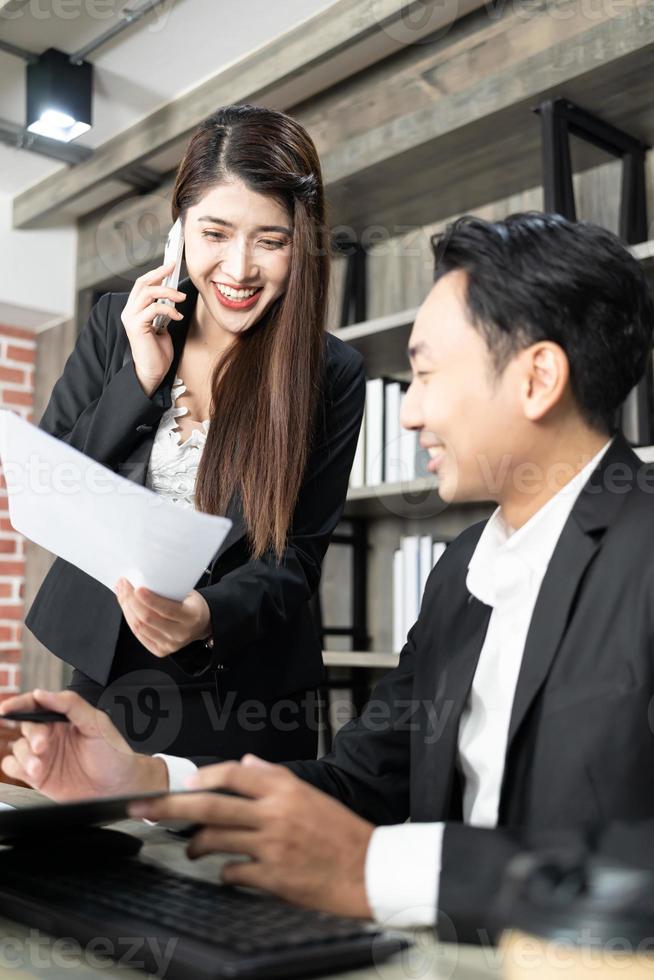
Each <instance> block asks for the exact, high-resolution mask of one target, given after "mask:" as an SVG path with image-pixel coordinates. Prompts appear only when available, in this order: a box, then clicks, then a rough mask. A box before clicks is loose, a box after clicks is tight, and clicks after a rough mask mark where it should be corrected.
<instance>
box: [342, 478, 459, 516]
mask: <svg viewBox="0 0 654 980" xmlns="http://www.w3.org/2000/svg"><path fill="white" fill-rule="evenodd" d="M443 507H444V504H443V502H442V501H441V498H440V497H439V496H438V480H437V479H436V477H435V476H423V477H419V478H418V479H417V480H407V481H406V482H405V483H380V484H379V486H376V487H356V488H354V489H353V488H352V487H351V488H350V489H349V490H348V494H347V501H346V504H345V515H346V517H384V516H394V517H420V518H422V517H432V516H435V515H437V514H439V513H440V511H441V510H443Z"/></svg>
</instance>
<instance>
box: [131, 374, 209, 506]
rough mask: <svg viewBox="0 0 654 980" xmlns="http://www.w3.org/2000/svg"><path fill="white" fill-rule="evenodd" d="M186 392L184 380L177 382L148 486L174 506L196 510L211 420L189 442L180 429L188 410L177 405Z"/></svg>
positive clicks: (150, 467) (156, 441)
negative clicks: (199, 474) (199, 473)
mask: <svg viewBox="0 0 654 980" xmlns="http://www.w3.org/2000/svg"><path fill="white" fill-rule="evenodd" d="M185 391H186V385H185V384H184V382H183V381H182V379H181V378H175V381H174V384H173V387H172V391H171V395H172V399H173V403H172V405H171V406H170V408H169V409H168V410H167V411H165V412H164V414H163V415H162V417H161V421H160V422H159V428H158V429H157V434H156V436H155V438H154V444H153V446H152V453H151V455H150V462H149V464H148V475H147V478H146V486H147V487H149V488H150V490H154V492H155V493H162V494H164V495H165V496H166V497H168V499H169V500H172V502H173V503H175V504H179V505H180V506H181V507H186V508H187V509H189V510H193V509H194V507H195V499H194V498H195V481H196V477H197V473H198V465H199V463H200V457H201V456H202V450H203V449H204V445H205V443H206V441H207V432H208V431H209V420H208V419H207V420H205V421H204V422H203V423H202V428H201V429H194V430H193V431H192V432H191V434H190V436H189V437H188V439H187V440H186V441H185V442H181V441H180V440H181V438H182V433H181V432H180V431H179V429H178V428H177V421H176V420H177V419H178V418H179V417H180V415H188V408H176V407H175V402H176V401H177V399H178V398H179V397H180V395H183V394H184V392H185Z"/></svg>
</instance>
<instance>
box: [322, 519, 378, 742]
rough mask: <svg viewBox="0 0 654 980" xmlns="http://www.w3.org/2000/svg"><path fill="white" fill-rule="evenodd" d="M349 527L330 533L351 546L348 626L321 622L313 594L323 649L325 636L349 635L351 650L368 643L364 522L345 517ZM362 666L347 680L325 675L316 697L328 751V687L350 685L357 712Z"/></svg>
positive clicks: (362, 697)
mask: <svg viewBox="0 0 654 980" xmlns="http://www.w3.org/2000/svg"><path fill="white" fill-rule="evenodd" d="M348 523H350V524H351V527H352V530H351V531H350V532H348V531H337V532H336V533H335V534H333V535H332V538H331V542H330V543H331V544H333V545H334V544H335V545H346V546H347V547H349V548H351V549H352V551H351V569H352V593H351V596H350V615H351V623H352V625H351V626H325V624H324V621H323V615H322V603H321V601H320V595H319V593H316V594H315V596H314V616H315V620H316V624H317V626H318V630H319V632H320V636H321V641H322V644H323V649H324V646H325V639H326V637H328V636H347V637H349V638H350V644H351V649H352V650H357V651H360V650H367V649H368V646H369V644H370V637H369V635H368V524H367V521H366V520H364V519H362V518H348ZM365 673H366V671H365V670H361V669H359V668H353V669H352V670H351V681H350V682H347V683H345V682H343V681H334V680H333V679H330V678H329V677H328V678H327V680H326V681H325V684H324V685H323V688H322V690H321V692H320V701H321V704H322V705H323V707H324V717H323V731H324V737H325V747H326V750H327V751H329V750H330V748H331V743H332V739H333V732H332V726H331V721H330V718H329V691H330V690H338V689H339V688H343V687H347V688H351V689H352V697H353V702H354V706H355V711H356V712H357V714H360V713H361V711H362V710H363V706H364V704H365V702H366V700H367V697H368V687H367V685H366V683H365V678H364V677H363V676H362V675H363V674H365Z"/></svg>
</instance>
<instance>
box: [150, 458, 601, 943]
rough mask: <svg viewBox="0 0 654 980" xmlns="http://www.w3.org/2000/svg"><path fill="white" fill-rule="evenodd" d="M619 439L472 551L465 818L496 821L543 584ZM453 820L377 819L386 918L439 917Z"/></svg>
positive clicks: (176, 778) (405, 921)
mask: <svg viewBox="0 0 654 980" xmlns="http://www.w3.org/2000/svg"><path fill="white" fill-rule="evenodd" d="M610 444H611V440H609V441H608V442H607V443H606V445H605V446H604V447H603V448H602V449H601V450H600V452H599V453H598V454H597V455H596V456H595V457H594V458H593V459H592V460H591V461H590V462H589V463H588V464H587V465H586V466H585V467H584V468H583V469H582V470H580V472H579V473H578V474H577V475H576V476H575V477H574V478H573V479H572V480H571V481H570V482H569V483H567V484H566V485H565V486H564V487H563V488H562V489H561V490H560V491H559V492H558V493H557V494H555V496H554V497H552V498H551V499H550V500H548V502H547V503H546V504H545V505H544V506H543V507H541V508H540V510H538V511H537V512H536V513H535V514H534V515H533V516H532V517H531V518H530V519H529V520H528V521H527V522H526V524H524V525H523V526H522V527H521V528H520V529H519V530H517V531H514V530H513V529H512V528H511V527H509V526H508V524H507V523H506V521H505V520H504V517H503V515H502V511H501V508H499V507H498V508H497V510H496V511H495V512H494V513H493V515H492V516H491V518H490V520H489V521H488V523H487V524H486V526H485V527H484V530H483V531H482V533H481V536H480V538H479V541H478V542H477V547H476V548H475V550H474V553H473V555H472V558H471V559H470V563H469V565H468V575H467V578H466V586H467V588H468V591H469V592H470V593H471V594H472V595H473V596H475V598H477V599H479V600H480V601H481V602H483V603H484V604H485V605H488V606H491V607H492V612H491V615H490V619H489V622H488V628H487V630H486V636H485V638H484V643H483V646H482V650H481V653H480V656H479V662H478V664H477V669H476V671H475V676H474V679H473V682H472V687H471V690H470V694H469V697H468V701H467V703H466V706H465V708H464V710H463V713H462V716H461V722H460V725H459V736H458V759H459V765H460V767H461V770H462V772H463V775H464V788H463V819H464V821H465V823H468V824H471V825H473V826H478V827H494V826H496V824H497V817H498V810H499V802H500V792H501V787H502V780H503V777H504V764H505V758H506V748H507V742H508V734H509V724H510V721H511V712H512V708H513V700H514V697H515V691H516V687H517V683H518V676H519V673H520V667H521V665H522V657H523V653H524V647H525V642H526V639H527V632H528V630H529V624H530V623H531V618H532V614H533V611H534V606H535V605H536V599H537V598H538V592H539V590H540V586H541V583H542V581H543V578H544V576H545V572H546V571H547V566H548V564H549V562H550V559H551V557H552V554H553V552H554V549H555V547H556V545H557V542H558V540H559V537H560V535H561V532H562V530H563V526H564V524H565V523H566V521H567V519H568V517H569V516H570V512H571V511H572V508H573V507H574V505H575V502H576V500H577V497H578V496H579V494H580V492H581V490H582V489H583V487H584V485H585V484H586V483H587V481H588V479H589V477H590V475H591V473H592V472H593V470H594V469H595V468H596V467H597V465H598V463H599V462H600V460H601V459H602V457H603V456H604V453H605V452H606V450H607V449H608V447H609V445H610ZM160 758H162V759H164V761H165V762H166V765H167V767H168V773H169V780H170V788H171V789H172V790H175V789H182V788H184V786H185V782H184V781H185V779H186V778H187V776H188V775H189V774H190V773H192V772H194V771H195V768H196V767H195V766H194V764H193V763H192V762H190V761H189V760H188V759H180V758H177V757H174V756H166V755H161V756H160ZM444 829H445V824H444V823H413V824H412V823H403V824H395V825H392V826H386V827H377V828H375V830H374V832H373V834H372V837H371V839H370V844H369V846H368V851H367V854H366V865H365V881H366V893H367V897H368V902H369V904H370V907H371V909H372V911H373V914H374V917H375V919H376V920H377V922H380V923H383V924H385V925H388V926H391V927H396V928H408V927H413V926H431V925H434V923H435V921H436V916H437V907H438V892H439V881H440V868H441V862H442V843H443V832H444Z"/></svg>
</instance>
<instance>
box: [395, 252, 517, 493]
mask: <svg viewBox="0 0 654 980" xmlns="http://www.w3.org/2000/svg"><path fill="white" fill-rule="evenodd" d="M466 280H467V275H466V273H465V272H462V271H459V270H457V271H454V272H450V273H448V274H447V275H445V276H443V278H442V279H439V281H438V282H437V283H436V284H435V285H434V286H433V287H432V290H431V292H430V293H429V295H428V296H427V298H426V300H425V302H424V303H423V304H422V306H421V308H420V310H419V312H418V316H417V318H416V322H415V324H414V327H413V330H412V332H411V338H410V341H409V349H410V352H411V355H410V356H411V366H412V368H413V381H412V383H411V387H410V388H409V391H408V393H407V395H406V398H405V399H404V402H403V408H402V416H401V421H402V425H403V426H404V427H405V428H407V429H418V430H420V443H421V445H422V446H423V447H425V448H428V449H429V450H430V456H431V457H432V458H431V460H430V463H429V469H430V471H431V472H433V473H437V474H438V480H439V493H440V495H441V497H442V498H443V500H445V501H447V502H452V501H461V502H462V501H478V500H498V499H499V498H500V496H501V487H498V482H501V480H502V476H503V475H504V476H506V475H507V447H509V446H510V447H511V451H512V452H513V453H516V452H517V454H518V455H520V454H521V453H522V452H523V451H524V449H525V448H526V443H527V442H528V438H529V433H528V432H527V429H528V425H527V423H526V420H525V418H524V415H523V413H522V410H521V404H520V383H521V382H520V365H519V360H520V359H519V357H518V358H517V359H516V358H514V359H512V360H511V361H510V362H509V364H508V365H507V367H506V369H505V370H504V372H503V373H502V374H501V375H500V376H499V377H498V376H497V375H496V374H495V371H494V367H493V362H492V359H491V355H490V352H489V350H488V347H487V345H486V341H485V340H484V338H483V336H482V335H481V333H479V331H478V330H477V329H475V327H474V326H473V325H472V324H471V321H470V316H469V314H468V311H467V308H466V303H465V288H466ZM510 468H511V467H510V465H509V466H508V470H509V471H510Z"/></svg>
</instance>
